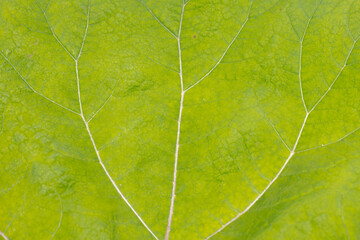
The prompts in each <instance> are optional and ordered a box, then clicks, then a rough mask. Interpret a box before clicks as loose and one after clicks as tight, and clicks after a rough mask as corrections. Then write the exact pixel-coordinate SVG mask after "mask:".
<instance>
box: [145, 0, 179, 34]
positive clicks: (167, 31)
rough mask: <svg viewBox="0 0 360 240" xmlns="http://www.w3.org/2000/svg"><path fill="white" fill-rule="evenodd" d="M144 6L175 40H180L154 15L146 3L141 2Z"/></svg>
mask: <svg viewBox="0 0 360 240" xmlns="http://www.w3.org/2000/svg"><path fill="white" fill-rule="evenodd" d="M140 2H141V3H142V5H144V7H145V8H146V9H147V10H148V11H149V13H150V14H151V15H152V16H153V17H154V19H155V20H156V21H157V22H158V23H159V24H160V25H161V26H162V27H163V28H164V29H165V30H166V31H167V32H169V33H170V34H171V35H172V36H173V37H174V38H176V39H177V38H178V37H177V36H176V35H175V34H174V33H173V32H172V31H171V30H170V29H169V28H168V27H167V26H165V24H164V23H162V22H161V21H160V19H159V18H158V17H157V16H156V15H155V14H154V12H153V11H152V10H151V9H150V8H149V7H148V6H147V5H146V4H145V3H144V1H142V0H141V1H140Z"/></svg>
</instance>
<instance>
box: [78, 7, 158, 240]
mask: <svg viewBox="0 0 360 240" xmlns="http://www.w3.org/2000/svg"><path fill="white" fill-rule="evenodd" d="M89 19H90V0H89V3H88V15H87V20H86V28H85V33H84V37H83V41H82V44H81V48H80V51H79V55H78V57H77V58H76V59H74V61H75V71H76V82H77V90H78V98H79V106H80V116H81V119H82V121H83V122H84V125H85V128H86V131H87V133H88V135H89V138H90V141H91V143H92V145H93V148H94V151H95V153H96V156H97V158H98V161H99V163H100V165H101V167H102V169H103V170H104V172H105V174H106V176H107V177H108V179H109V180H110V182H111V184H112V185H113V186H114V188H115V189H116V191H117V192H118V194H119V195H120V196H121V198H122V199H123V200H124V202H125V203H126V204H127V205H128V207H129V208H130V209H131V211H132V212H133V213H134V214H135V216H136V217H137V218H138V219H139V220H140V222H141V223H142V224H143V225H144V227H145V228H146V229H147V230H148V231H149V232H150V233H151V235H152V236H153V237H154V238H155V239H157V240H158V238H157V237H156V235H155V234H154V233H153V232H152V231H151V229H150V228H149V227H148V225H147V224H146V223H145V222H144V220H143V219H142V218H141V216H140V215H139V214H138V213H137V212H136V211H135V209H134V208H133V206H132V205H131V204H130V202H129V201H128V200H127V199H126V197H125V196H124V194H123V193H122V192H121V191H120V189H119V188H118V186H117V185H116V183H115V181H114V179H113V178H112V177H111V175H110V173H109V172H108V170H107V169H106V167H105V165H104V163H103V161H102V159H101V156H100V152H99V150H98V148H97V146H96V143H95V140H94V137H93V135H92V133H91V130H90V127H89V121H86V119H85V116H84V112H83V107H82V101H81V90H80V78H79V68H78V61H79V59H80V56H81V53H82V50H83V47H84V44H85V40H86V36H87V31H88V27H89Z"/></svg>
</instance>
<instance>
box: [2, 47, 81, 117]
mask: <svg viewBox="0 0 360 240" xmlns="http://www.w3.org/2000/svg"><path fill="white" fill-rule="evenodd" d="M0 55H1V56H2V57H3V58H4V59H5V61H6V62H7V63H8V64H9V65H10V66H11V67H12V68H13V69H14V71H15V72H16V73H17V75H18V76H19V77H20V78H21V79H22V80H23V82H24V83H25V84H26V85H27V86H28V87H29V88H30V90H31V91H33V92H34V93H35V94H37V95H39V96H40V97H42V98H44V99H46V100H48V101H50V102H52V103H54V104H56V105H58V106H59V107H61V108H63V109H65V110H67V111H69V112H72V113H75V114H77V115H79V113H78V112H75V111H73V110H71V109H70V108H67V107H65V106H64V105H62V104H60V103H58V102H56V101H54V100H52V99H50V98H48V97H46V96H45V95H43V94H41V93H40V92H38V91H37V90H35V89H34V88H33V87H32V86H31V85H30V83H29V82H28V81H27V80H26V79H25V78H24V77H23V76H22V75H21V73H20V72H19V71H18V70H17V68H16V67H15V66H14V65H13V64H12V63H11V62H10V60H9V59H8V58H7V57H6V56H5V55H4V54H3V52H2V51H0Z"/></svg>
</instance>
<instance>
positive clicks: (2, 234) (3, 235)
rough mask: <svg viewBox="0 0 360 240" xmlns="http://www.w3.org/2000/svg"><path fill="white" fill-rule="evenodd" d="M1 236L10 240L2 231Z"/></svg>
mask: <svg viewBox="0 0 360 240" xmlns="http://www.w3.org/2000/svg"><path fill="white" fill-rule="evenodd" d="M0 236H2V237H3V238H4V239H5V240H9V238H8V237H7V236H6V235H5V233H3V232H1V231H0Z"/></svg>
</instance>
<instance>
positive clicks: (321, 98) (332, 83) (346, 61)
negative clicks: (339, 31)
mask: <svg viewBox="0 0 360 240" xmlns="http://www.w3.org/2000/svg"><path fill="white" fill-rule="evenodd" d="M359 38H360V37H358V38H357V39H355V40H354V42H353V44H352V46H351V48H350V51H349V53H348V55H347V56H346V59H345V62H344V65H343V66H342V67H341V68H340V71H339V72H338V74H337V75H336V77H335V79H334V80H333V81H332V82H331V84H330V86H329V87H328V89H327V90H326V91H325V93H324V94H323V95H322V96H321V97H320V99H319V100H318V101H317V102H316V103H315V105H314V106H313V107H312V108H311V110H310V111H309V112H312V111H313V110H314V109H315V108H316V107H317V105H318V104H319V103H320V102H321V101H322V100H323V98H324V97H325V96H326V95H327V94H328V93H329V92H330V90H331V89H332V87H333V86H334V84H335V83H336V81H337V80H338V79H339V77H340V75H341V74H342V72H343V71H344V69H345V68H346V66H348V65H347V63H348V61H349V58H350V56H351V53H352V52H353V50H354V47H355V45H356V43H357V41H358V40H359Z"/></svg>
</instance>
